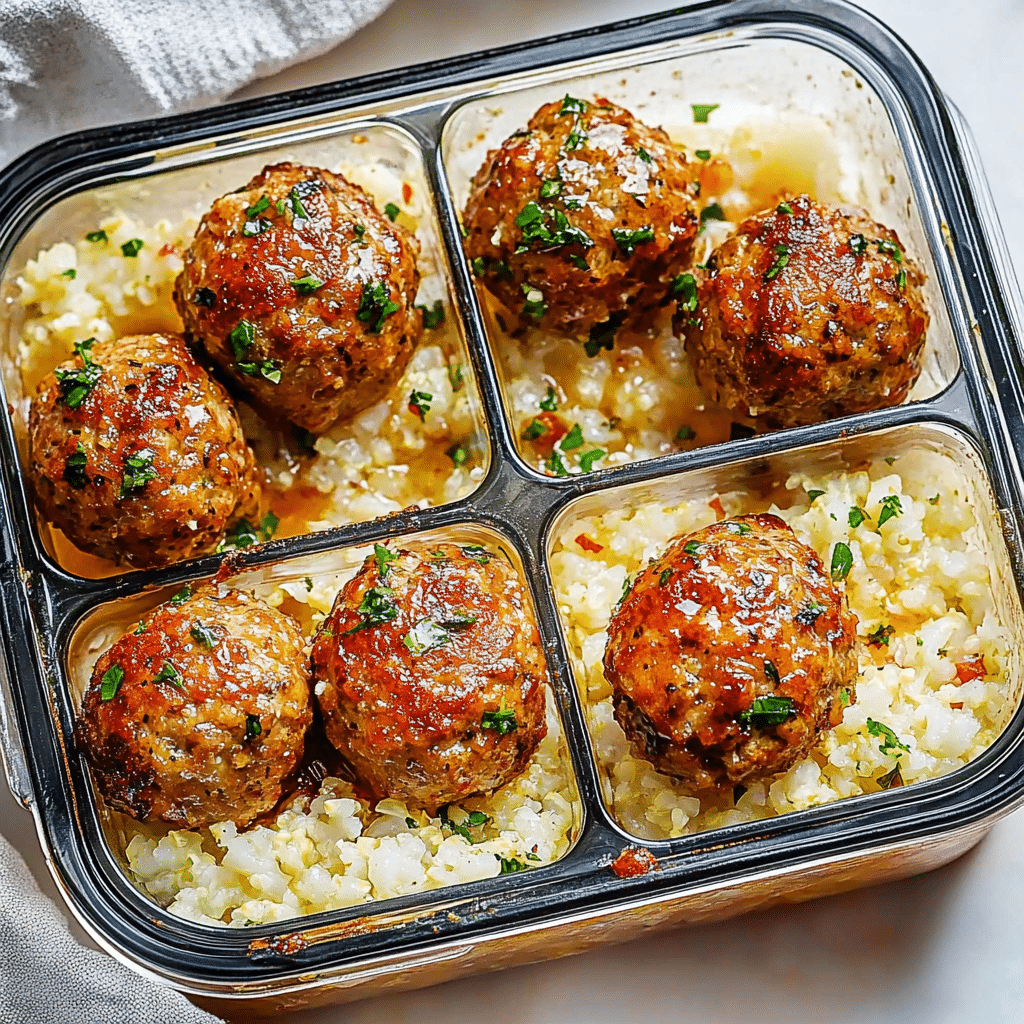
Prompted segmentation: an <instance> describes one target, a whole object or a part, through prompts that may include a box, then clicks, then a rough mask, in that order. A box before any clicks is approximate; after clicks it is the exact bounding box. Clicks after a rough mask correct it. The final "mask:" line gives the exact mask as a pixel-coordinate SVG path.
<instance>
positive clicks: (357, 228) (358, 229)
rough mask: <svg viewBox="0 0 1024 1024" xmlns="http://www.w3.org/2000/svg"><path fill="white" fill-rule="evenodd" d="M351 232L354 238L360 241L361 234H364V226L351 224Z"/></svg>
mask: <svg viewBox="0 0 1024 1024" xmlns="http://www.w3.org/2000/svg"><path fill="white" fill-rule="evenodd" d="M352 234H353V235H354V236H355V240H356V241H357V242H361V241H362V240H363V235H365V234H366V227H365V226H364V225H362V224H353V225H352Z"/></svg>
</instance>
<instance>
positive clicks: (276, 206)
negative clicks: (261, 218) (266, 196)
mask: <svg viewBox="0 0 1024 1024" xmlns="http://www.w3.org/2000/svg"><path fill="white" fill-rule="evenodd" d="M274 209H275V210H277V212H278V213H279V214H281V216H282V217H283V216H284V211H285V209H286V207H285V205H284V200H283V199H278V201H277V202H276V203H274Z"/></svg>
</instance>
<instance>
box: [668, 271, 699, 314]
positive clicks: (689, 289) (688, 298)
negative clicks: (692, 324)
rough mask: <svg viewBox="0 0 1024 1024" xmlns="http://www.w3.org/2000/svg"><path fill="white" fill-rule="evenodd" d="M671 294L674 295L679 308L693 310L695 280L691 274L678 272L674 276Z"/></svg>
mask: <svg viewBox="0 0 1024 1024" xmlns="http://www.w3.org/2000/svg"><path fill="white" fill-rule="evenodd" d="M671 294H672V295H674V296H675V298H676V303H677V304H678V306H679V308H680V309H684V310H686V311H687V312H688V313H692V312H694V310H696V308H697V281H696V279H695V278H694V276H693V274H680V275H679V276H678V277H677V278H675V280H674V281H673V282H672V291H671Z"/></svg>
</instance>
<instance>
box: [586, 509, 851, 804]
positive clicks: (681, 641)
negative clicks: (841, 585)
mask: <svg viewBox="0 0 1024 1024" xmlns="http://www.w3.org/2000/svg"><path fill="white" fill-rule="evenodd" d="M856 632H857V620H856V617H855V616H854V615H853V614H852V613H851V612H850V611H849V609H848V608H847V606H846V603H845V599H844V598H843V596H842V595H841V594H840V592H839V591H838V590H837V589H836V587H835V585H834V583H833V582H832V580H831V579H830V577H829V575H828V573H827V572H826V571H825V568H824V566H823V565H822V563H821V559H820V558H819V557H818V556H817V554H816V553H815V552H814V551H813V549H811V548H809V547H808V546H807V545H805V544H803V543H801V542H800V541H798V540H797V538H796V536H795V535H794V533H793V531H792V530H791V529H790V527H789V526H787V525H786V523H784V522H783V521H782V520H781V519H779V518H778V516H774V515H768V514H759V515H747V516H740V517H737V518H735V519H727V520H724V521H722V522H719V523H714V524H713V525H711V526H708V527H705V528H704V529H702V530H698V531H696V532H695V533H691V534H689V535H688V536H685V537H681V538H679V539H678V540H676V541H675V542H674V543H673V544H672V545H671V546H670V547H669V548H668V550H667V551H666V552H665V553H664V554H663V555H662V556H661V557H660V558H658V559H656V560H655V561H654V562H652V563H651V564H650V565H649V566H648V567H647V568H645V569H644V570H642V572H641V573H640V574H639V576H637V578H636V580H635V581H634V583H633V586H632V588H631V589H630V591H629V593H628V594H627V595H626V596H625V597H624V599H623V600H622V602H621V604H620V605H619V607H618V608H617V610H616V611H615V612H614V614H613V615H612V619H611V622H610V624H609V627H608V643H607V647H606V650H605V656H604V667H605V674H606V676H607V678H608V680H609V682H610V683H611V684H612V687H613V689H614V695H613V700H614V703H615V717H616V719H617V720H618V722H619V724H620V725H621V726H622V728H623V729H624V730H625V732H626V735H627V736H628V737H629V739H630V741H631V742H632V743H633V744H634V746H635V747H636V748H637V750H638V753H639V754H640V756H642V757H645V758H647V759H648V760H650V761H651V762H652V763H653V764H654V765H655V767H656V768H658V770H659V771H664V772H667V773H668V774H671V775H675V776H677V777H678V778H680V779H682V780H683V781H684V782H685V783H686V784H687V785H688V787H689V788H691V789H692V790H693V791H695V792H696V791H700V790H706V789H712V788H719V789H726V788H729V787H732V786H736V785H740V784H743V783H744V782H747V781H753V780H755V779H762V778H766V777H770V776H772V775H775V774H778V773H780V772H783V771H785V770H786V769H787V768H789V767H790V766H791V765H792V764H793V763H794V762H795V761H797V760H798V759H799V758H800V757H803V756H805V755H806V754H807V753H808V752H809V751H810V749H811V748H812V747H813V746H814V744H815V743H816V742H817V740H818V738H819V735H820V733H821V732H822V731H823V730H825V729H827V728H828V727H829V723H830V716H831V713H832V710H833V708H834V707H836V706H837V705H838V703H839V702H841V701H843V700H847V701H852V700H853V699H855V698H854V693H853V689H852V687H853V681H854V678H855V676H856V673H857V656H856ZM844 690H846V693H844V692H843V691H844ZM770 696H771V697H778V698H782V699H783V700H784V702H785V703H786V704H787V705H788V706H789V708H790V710H789V711H788V713H787V714H786V715H784V716H782V717H784V718H785V720H784V721H781V722H779V723H777V724H765V722H764V719H761V720H760V721H759V720H758V719H757V718H756V717H755V718H753V719H750V718H749V717H744V716H745V713H746V715H749V713H750V710H751V707H752V705H753V704H754V701H755V700H756V699H761V698H765V697H770Z"/></svg>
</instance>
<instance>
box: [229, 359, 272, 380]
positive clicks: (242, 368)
mask: <svg viewBox="0 0 1024 1024" xmlns="http://www.w3.org/2000/svg"><path fill="white" fill-rule="evenodd" d="M234 365H235V369H236V370H238V372H239V373H244V374H245V375H246V376H247V377H262V378H263V379H264V380H265V381H267V382H269V383H270V384H280V383H281V364H280V363H278V362H277V361H276V360H274V359H260V360H257V361H255V362H243V363H235V364H234Z"/></svg>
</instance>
